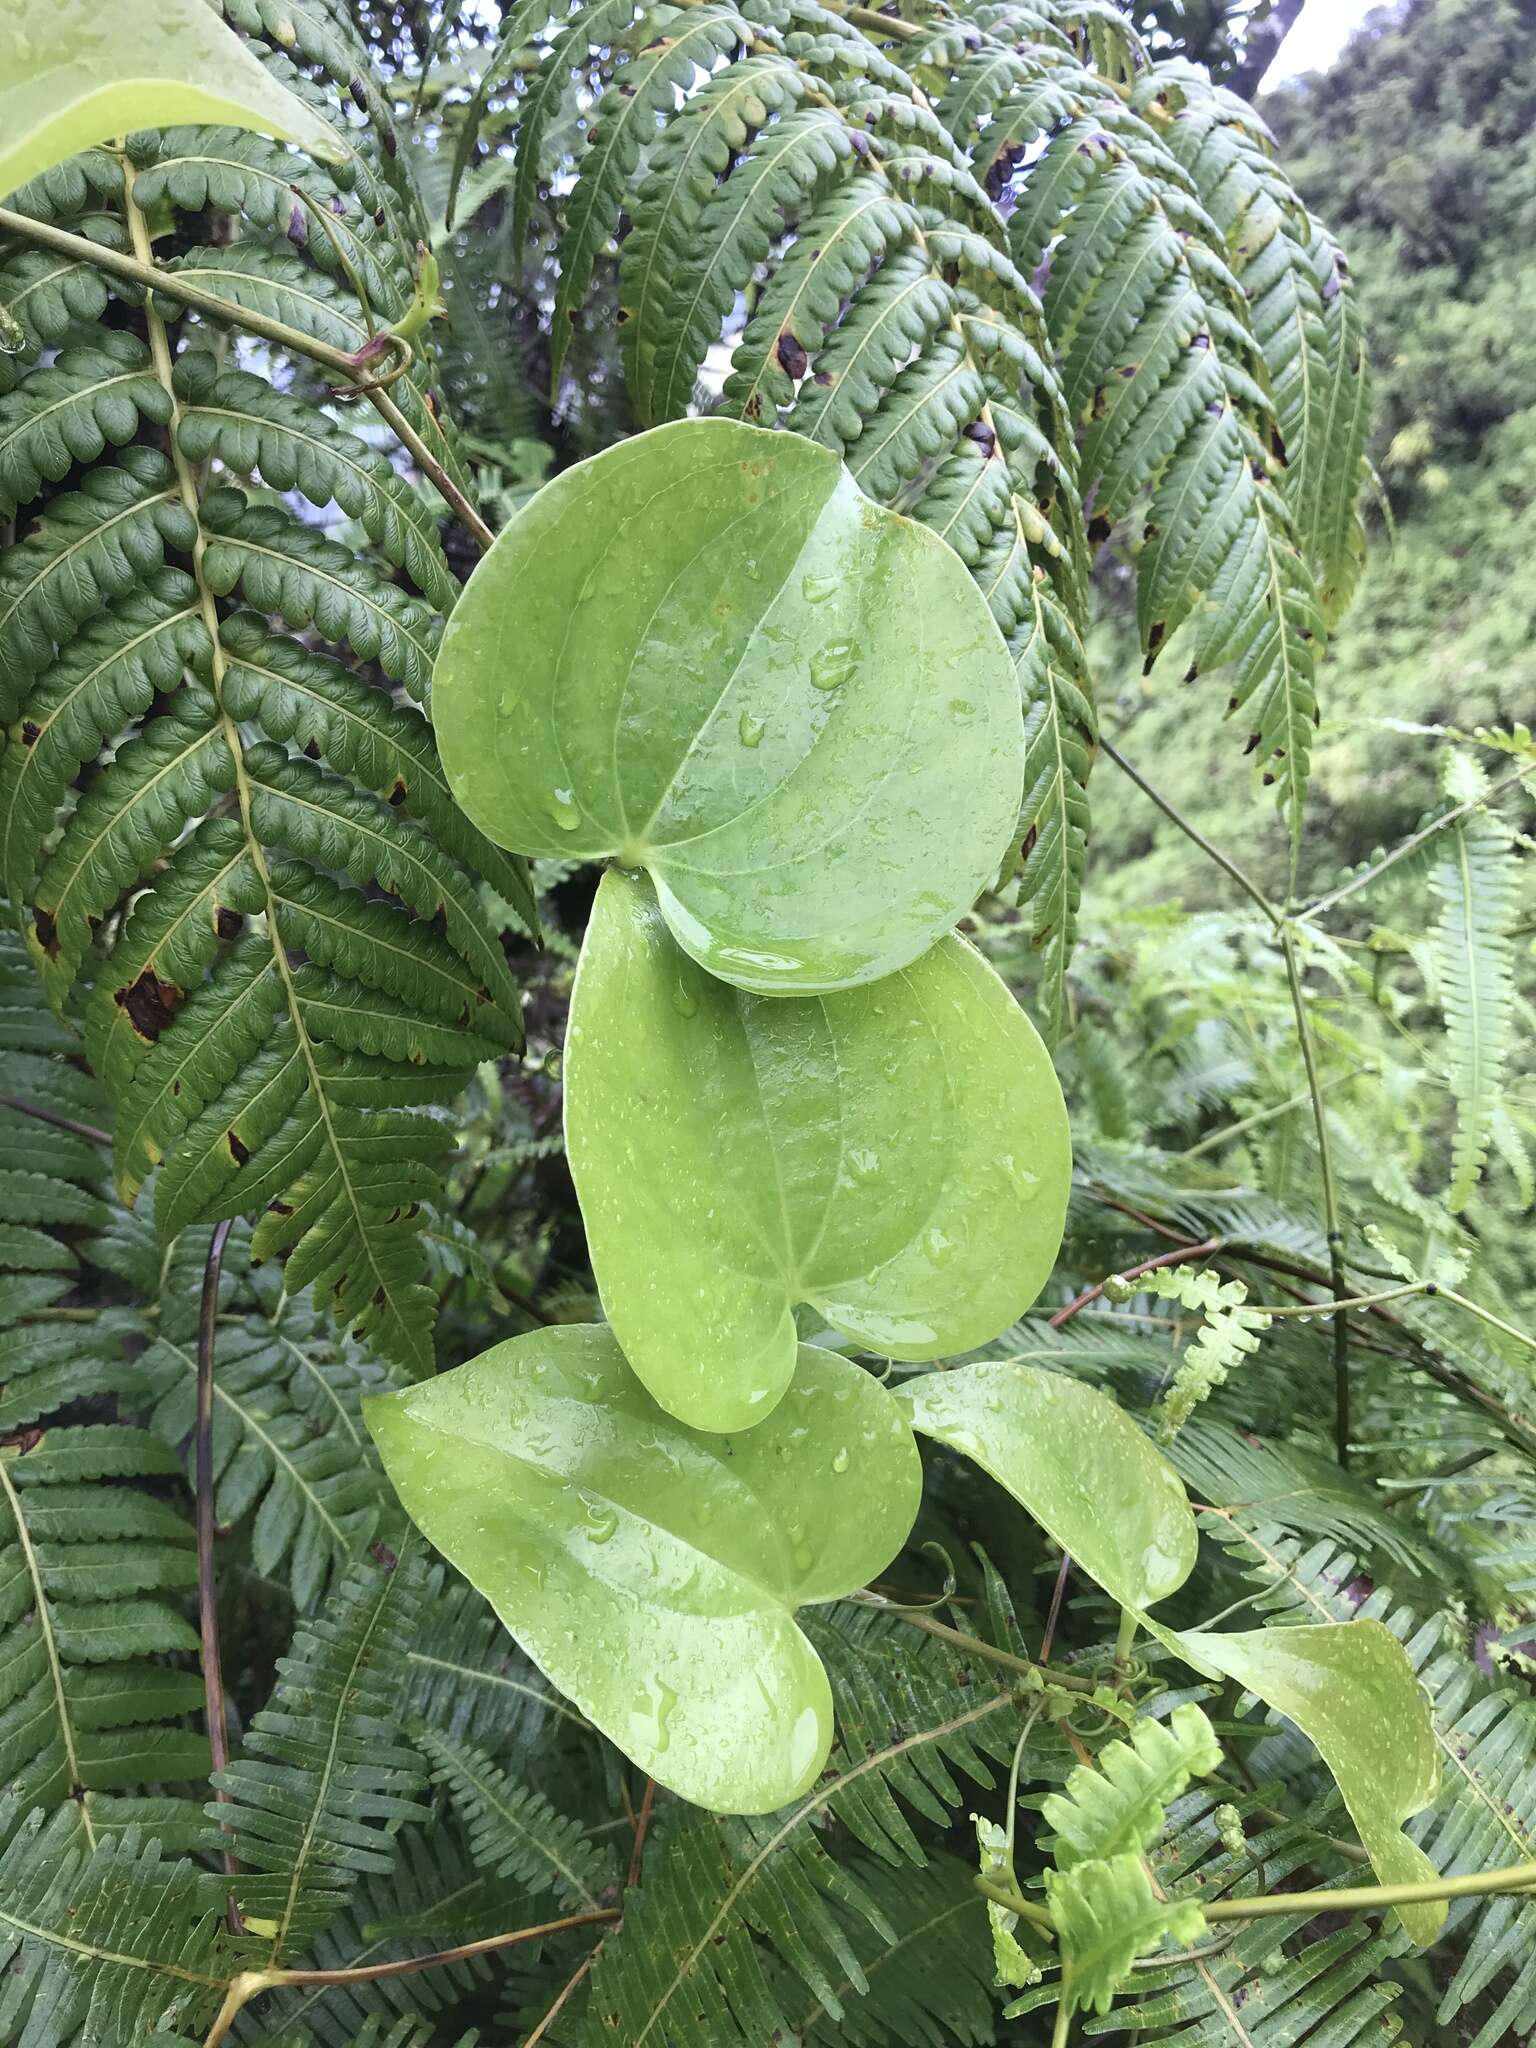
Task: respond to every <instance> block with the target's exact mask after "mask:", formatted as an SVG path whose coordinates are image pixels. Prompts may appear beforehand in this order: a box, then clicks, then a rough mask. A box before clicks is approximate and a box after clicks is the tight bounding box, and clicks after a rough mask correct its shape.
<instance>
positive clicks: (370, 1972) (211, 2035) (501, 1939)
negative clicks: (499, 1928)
mask: <svg viewBox="0 0 1536 2048" xmlns="http://www.w3.org/2000/svg"><path fill="white" fill-rule="evenodd" d="M619 1917H620V1915H619V1909H618V1907H617V1906H601V1907H599V1908H597V1909H596V1910H595V1911H594V1912H591V1913H570V1914H567V1916H566V1917H565V1918H564V1919H563V1920H546V1921H544V1922H542V1923H541V1924H540V1925H539V1926H537V1927H515V1928H513V1930H512V1931H511V1933H510V1934H490V1935H487V1936H486V1937H485V1939H484V1940H483V1941H466V1942H462V1943H461V1944H460V1945H459V1946H458V1947H457V1948H444V1949H436V1950H434V1951H433V1953H432V1954H431V1955H429V1956H402V1957H400V1958H399V1959H398V1960H397V1961H395V1962H391V1963H363V1964H360V1965H359V1966H358V1967H357V1968H355V1969H351V1970H243V1971H242V1972H241V1973H240V1975H239V1976H238V1977H236V1978H234V1979H233V1981H232V1982H231V1984H230V1987H229V1990H228V1992H227V1993H226V1995H225V1999H224V2003H223V2005H222V2006H221V2007H220V2008H219V2013H218V2017H217V2018H216V2019H215V2021H214V2023H213V2025H212V2027H211V2028H210V2029H209V2032H208V2036H207V2038H206V2040H205V2041H204V2043H203V2048H219V2044H220V2042H222V2041H223V2040H225V2039H226V2038H227V2036H228V2034H229V2030H230V2028H231V2027H232V2026H233V2025H234V2023H235V2021H236V2020H237V2019H238V2018H239V2017H240V2014H241V2013H242V2012H243V2011H244V2010H245V2008H246V2006H248V2005H249V2004H250V2002H251V2000H252V1999H253V1998H259V1997H260V1996H261V1994H262V1993H263V1992H264V1991H278V1990H282V1989H286V1988H287V1987H288V1986H291V1985H295V1984H312V1985H330V1984H372V1983H377V1982H378V1981H379V1980H380V1979H382V1978H385V1977H412V1976H415V1975H416V1973H417V1972H418V1971H420V1970H436V1969H441V1968H443V1967H444V1966H445V1965H447V1964H450V1963H462V1962H466V1961H467V1960H468V1959H469V1958H470V1957H471V1956H483V1955H489V1954H491V1953H492V1952H493V1951H494V1950H496V1949H500V1948H510V1947H511V1946H512V1945H513V1943H514V1942H520V1941H538V1940H539V1939H540V1938H541V1937H542V1936H544V1935H546V1934H564V1933H565V1932H566V1930H567V1929H568V1928H572V1927H589V1926H591V1925H593V1923H594V1922H598V1921H603V1922H607V1923H610V1924H611V1923H612V1922H613V1921H615V1920H617V1919H618V1918H619ZM599 1946H601V1944H599ZM593 1953H594V1955H595V1953H596V1951H595V1950H594V1952H593ZM591 1960H592V1958H591V1957H589V1958H588V1963H589V1965H590V1962H591ZM551 2017H553V2015H552V2014H548V2015H546V2024H547V2022H548V2019H549V2018H551Z"/></svg>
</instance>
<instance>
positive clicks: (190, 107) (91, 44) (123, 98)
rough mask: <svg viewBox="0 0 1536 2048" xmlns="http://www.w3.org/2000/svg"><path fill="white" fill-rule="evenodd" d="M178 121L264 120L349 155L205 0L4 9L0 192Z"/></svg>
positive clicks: (321, 151) (56, 1)
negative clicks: (138, 131) (139, 131)
mask: <svg viewBox="0 0 1536 2048" xmlns="http://www.w3.org/2000/svg"><path fill="white" fill-rule="evenodd" d="M179 121H213V122H223V123H227V124H230V125H232V126H234V127H236V128H255V129H257V130H258V131H259V132H260V133H261V134H263V135H273V136H276V137H277V139H278V140H279V141H280V142H297V143H299V144H300V145H301V146H302V147H303V148H305V149H307V150H309V151H310V152H311V154H312V155H315V156H319V157H323V158H327V159H329V160H330V161H332V162H337V161H339V160H341V159H342V158H344V157H345V156H346V155H347V150H346V148H345V147H344V145H343V144H342V142H341V140H340V138H339V137H338V136H337V134H336V132H335V131H334V129H331V128H329V127H327V126H326V124H325V122H324V121H322V120H320V119H319V118H318V117H317V116H316V115H314V114H312V113H311V112H310V110H309V109H308V107H306V106H305V105H304V103H303V101H302V100H300V99H297V98H296V97H295V96H294V94H292V93H291V92H289V90H288V88H287V87H286V86H284V85H281V84H279V82H278V80H277V79H276V78H274V77H273V76H272V74H271V73H270V72H268V71H265V70H263V68H262V66H261V65H260V64H259V63H258V62H257V60H256V58H255V57H254V56H253V55H252V53H251V52H250V51H249V50H248V49H247V48H246V46H245V44H244V43H243V42H242V41H241V40H240V38H239V36H237V35H236V34H235V33H234V31H233V30H232V29H231V28H229V27H227V26H226V25H225V23H223V22H222V21H220V20H219V17H218V15H217V13H215V12H214V11H213V10H211V9H210V8H209V7H208V5H207V4H206V0H154V5H153V6H144V5H140V4H137V0H48V4H47V5H46V6H41V7H30V6H26V5H24V4H22V0H17V4H16V5H14V6H10V7H6V8H4V9H0V137H3V138H4V140H3V142H0V199H3V198H5V197H6V196H7V195H9V194H10V193H12V192H14V191H15V190H16V189H17V188H18V187H19V186H21V185H24V184H25V183H26V181H27V180H28V179H29V178H35V177H36V176H37V175H38V173H39V172H40V171H46V170H47V169H49V168H50V166H51V165H53V164H57V163H62V162H63V161H64V159H65V158H66V157H70V156H74V155H76V154H77V153H78V152H79V151H80V150H82V149H89V148H90V147H91V146H92V145H93V144H95V143H98V142H107V141H110V140H111V138H112V137H113V136H114V135H126V134H128V133H129V131H130V130H132V129H135V128H168V127H171V126H172V125H173V124H174V123H176V122H179Z"/></svg>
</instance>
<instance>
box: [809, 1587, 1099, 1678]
mask: <svg viewBox="0 0 1536 2048" xmlns="http://www.w3.org/2000/svg"><path fill="white" fill-rule="evenodd" d="M849 1597H850V1598H851V1599H855V1600H858V1601H859V1604H860V1605H861V1606H864V1607H875V1608H878V1609H879V1610H880V1612H881V1613H882V1614H889V1615H891V1616H892V1617H893V1618H894V1619H895V1620H897V1621H904V1622H905V1623H906V1624H907V1626H908V1628H920V1629H921V1630H922V1631H923V1633H924V1635H929V1636H937V1637H938V1638H939V1640H940V1641H941V1642H945V1643H951V1644H953V1645H954V1647H955V1648H956V1649H957V1650H964V1651H965V1652H966V1654H967V1655H968V1656H971V1657H980V1658H982V1659H983V1660H984V1662H986V1663H988V1664H999V1665H1001V1666H1002V1668H1003V1669H1004V1670H1005V1671H1017V1672H1019V1673H1021V1674H1022V1675H1023V1676H1024V1677H1026V1678H1038V1679H1042V1680H1043V1681H1044V1682H1045V1684H1047V1685H1054V1686H1056V1687H1057V1688H1058V1689H1059V1690H1060V1691H1062V1692H1089V1693H1091V1692H1093V1691H1094V1690H1095V1689H1096V1688H1095V1686H1094V1683H1093V1681H1092V1679H1089V1678H1079V1677H1077V1675H1076V1674H1075V1673H1074V1672H1071V1671H1053V1670H1052V1669H1051V1667H1050V1666H1049V1665H1048V1664H1031V1662H1030V1661H1029V1659H1028V1658H1027V1657H1015V1656H1014V1654H1013V1652H1012V1651H1011V1650H999V1649H997V1648H996V1647H995V1646H994V1645H993V1644H991V1643H987V1642H983V1641H982V1639H981V1637H980V1636H968V1635H967V1634H966V1633H965V1631H964V1630H963V1629H958V1628H951V1627H950V1626H949V1623H948V1622H946V1621H935V1620H934V1619H933V1616H932V1615H931V1614H915V1613H913V1611H912V1610H911V1609H910V1608H905V1607H893V1606H891V1604H890V1603H889V1602H888V1601H885V1600H882V1599H881V1598H880V1597H879V1595H878V1594H865V1595H863V1597H862V1598H860V1596H859V1595H857V1594H851V1595H850V1596H849Z"/></svg>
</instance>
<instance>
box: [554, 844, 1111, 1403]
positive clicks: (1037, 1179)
mask: <svg viewBox="0 0 1536 2048" xmlns="http://www.w3.org/2000/svg"><path fill="white" fill-rule="evenodd" d="M565 1075H566V1095H565V1126H566V1142H567V1149H568V1152H569V1155H570V1163H571V1172H572V1174H573V1175H574V1177H575V1181H576V1192H577V1194H578V1195H579V1196H580V1198H581V1211H582V1216H583V1219H584V1220H585V1223H586V1227H587V1241H588V1246H589V1249H590V1251H591V1256H592V1267H593V1271H594V1273H595V1274H596V1276H597V1284H598V1289H599V1291H600V1293H601V1295H602V1300H603V1307H604V1310H605V1312H606V1314H607V1316H608V1320H609V1321H610V1322H611V1323H612V1325H613V1327H614V1329H615V1331H616V1332H617V1334H618V1338H619V1341H620V1343H621V1344H622V1345H623V1347H624V1352H625V1356H626V1357H627V1358H628V1359H629V1362H630V1364H631V1365H632V1366H633V1367H634V1369H635V1371H636V1372H637V1373H638V1374H639V1375H640V1377H641V1379H643V1380H644V1381H645V1384H646V1385H647V1386H648V1387H649V1388H650V1390H651V1392H652V1393H653V1394H654V1395H655V1397H656V1399H657V1400H658V1401H660V1402H661V1404H662V1406H663V1407H664V1408H667V1409H670V1410H671V1412H672V1413H673V1414H674V1415H680V1416H682V1417H683V1419H684V1420H685V1421H687V1422H690V1423H692V1424H694V1425H695V1426H696V1427H697V1428H700V1429H741V1428H745V1427H747V1426H748V1425H750V1424H751V1423H753V1422H754V1421H757V1420H758V1419H759V1418H760V1417H762V1416H765V1415H767V1414H768V1412H769V1410H770V1409H771V1408H772V1406H773V1403H774V1402H775V1401H776V1400H777V1399H778V1398H779V1396H780V1394H781V1393H782V1392H783V1390H784V1388H785V1387H786V1386H787V1385H788V1384H789V1379H790V1375H791V1373H792V1372H793V1370H794V1362H795V1324H794V1316H793V1313H792V1311H793V1308H794V1305H795V1304H796V1303H797V1302H809V1303H811V1304H812V1305H813V1306H814V1307H815V1308H816V1309H817V1310H818V1312H819V1313H820V1314H821V1315H823V1316H824V1317H825V1318H826V1320H827V1321H828V1322H829V1323H831V1324H832V1325H833V1326H834V1327H835V1328H836V1329H839V1330H843V1331H846V1332H847V1333H848V1334H849V1335H850V1336H852V1337H856V1338H858V1339H859V1340H860V1341H861V1342H862V1343H864V1344H866V1345H867V1346H868V1347H869V1348H870V1349H871V1350H875V1351H880V1352H884V1353H886V1354H887V1355H889V1356H891V1357H894V1358H936V1357H942V1356H946V1355H949V1354H952V1353H954V1352H957V1351H968V1350H972V1349H974V1348H975V1346H976V1345H978V1344H983V1343H986V1342H988V1341H989V1340H990V1339H991V1338H993V1337H995V1336H996V1335H997V1333H998V1332H999V1331H1000V1330H1002V1329H1005V1328H1006V1327H1007V1325H1008V1324H1009V1323H1011V1322H1012V1321H1013V1320H1014V1319H1015V1318H1016V1317H1017V1316H1018V1315H1019V1314H1020V1313H1021V1312H1022V1311H1023V1310H1024V1309H1025V1308H1026V1307H1027V1306H1028V1305H1029V1303H1030V1302H1031V1301H1032V1300H1033V1299H1034V1297H1035V1296H1036V1294H1037V1293H1038V1292H1039V1290H1040V1288H1041V1287H1042V1286H1043V1285H1044V1283H1045V1279H1046V1276H1047V1275H1048V1274H1049V1272H1050V1269H1051V1263H1052V1261H1053V1259H1054V1258H1055V1256H1056V1248H1057V1246H1058V1244H1059V1243H1060V1241H1061V1231H1062V1223H1063V1220H1064V1217H1065V1213H1066V1199H1067V1190H1068V1184H1069V1181H1070V1177H1071V1154H1070V1145H1069V1140H1068V1134H1067V1119H1066V1111H1065V1109H1064V1107H1063V1105H1062V1099H1061V1090H1060V1088H1059V1087H1058V1086H1057V1082H1056V1076H1055V1073H1054V1071H1053V1070H1052V1067H1051V1063H1050V1058H1049V1056H1048V1055H1047V1053H1046V1051H1045V1048H1044V1047H1043V1046H1042V1045H1041V1043H1040V1040H1039V1038H1038V1036H1037V1035H1036V1033H1035V1030H1034V1028H1033V1026H1032V1025H1031V1024H1030V1022H1029V1020H1028V1018H1027V1017H1025V1015H1024V1013H1023V1012H1022V1011H1021V1010H1020V1009H1019V1007H1018V1005H1017V1004H1016V1003H1015V1002H1014V1000H1013V998H1012V997H1011V996H1010V995H1009V993H1008V991H1007V989H1006V988H1005V987H1004V986H1003V984H1002V982H1001V981H999V980H998V978H997V976H996V975H995V974H994V973H993V972H992V969H991V968H990V967H988V966H987V964H986V962H985V961H984V960H982V958H981V957H980V955H979V954H978V953H976V952H975V951H974V950H973V949H972V948H971V947H970V946H968V945H966V944H965V943H964V942H963V941H962V940H960V939H957V938H949V939H945V940H943V941H942V942H941V943H940V944H939V945H938V946H935V947H934V948H933V949H932V950H931V951H930V952H928V953H925V954H924V955H923V957H922V958H921V959H920V960H918V961H916V962H914V963H913V965H912V966H910V967H908V968H905V969H903V970H902V971H901V972H900V973H898V974H893V975H891V976H889V977H888V978H887V979H886V980H884V981H881V982H879V983H877V984H876V985H875V986H874V987H872V988H860V989H848V990H844V991H843V992H841V993H839V994H836V995H827V996H809V997H802V998H799V999H795V1000H788V1001H786V1000H784V999H781V998H780V999H770V998H767V997H763V996H753V995H746V994H743V993H742V992H741V991H739V990H737V989H734V988H731V987H729V986H727V985H726V984H725V983H723V982H720V981H717V980H715V979H714V978H713V976H711V975H709V974H707V973H705V972H704V970H703V969H702V968H700V967H699V966H698V965H697V964H696V963H695V962H694V961H693V960H691V959H690V958H689V957H688V956H687V954H685V953H684V952H682V950H681V949H680V948H679V947H678V946H676V945H674V944H673V942H672V940H671V938H670V937H669V935H668V932H667V929H666V926H665V924H664V923H663V921H662V919H661V917H660V915H659V914H658V911H657V907H656V901H655V898H654V896H653V894H652V892H651V889H650V886H649V884H648V883H646V882H644V881H643V880H635V879H632V878H630V877H628V876H626V875H623V874H620V873H618V872H617V871H613V870H610V872H609V873H608V874H606V875H605V876H604V877H603V881H602V886H601V887H600V889H599V890H598V895H597V902H596V904H595V905H594V907H593V912H592V917H591V921H590V923H589V924H588V927H587V935H586V940H585V943H584V945H583V948H582V956H581V966H580V968H579V970H578V972H577V976H576V988H575V992H574V995H573V997H572V1001H571V1018H570V1028H569V1031H568V1034H567V1039H566V1066H565Z"/></svg>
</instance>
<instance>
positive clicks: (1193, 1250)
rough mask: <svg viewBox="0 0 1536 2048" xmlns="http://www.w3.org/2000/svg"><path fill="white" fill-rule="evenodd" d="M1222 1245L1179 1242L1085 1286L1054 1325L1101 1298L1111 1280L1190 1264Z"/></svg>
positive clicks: (1217, 1240)
mask: <svg viewBox="0 0 1536 2048" xmlns="http://www.w3.org/2000/svg"><path fill="white" fill-rule="evenodd" d="M1221 1247H1222V1239H1221V1238H1219V1237H1208V1238H1206V1239H1205V1240H1204V1241H1203V1243H1200V1244H1188V1245H1176V1246H1175V1247H1174V1249H1173V1250H1172V1251H1170V1252H1159V1253H1158V1254H1157V1256H1156V1258H1152V1259H1142V1260H1141V1261H1140V1262H1139V1263H1138V1264H1137V1265H1134V1266H1127V1267H1126V1268H1125V1270H1124V1271H1123V1272H1121V1273H1111V1274H1110V1275H1109V1279H1106V1280H1100V1281H1098V1282H1096V1283H1095V1285H1094V1286H1092V1287H1087V1288H1085V1289H1084V1290H1083V1292H1082V1293H1081V1294H1080V1295H1078V1297H1077V1298H1076V1300H1075V1301H1069V1302H1068V1303H1067V1305H1066V1307H1065V1308H1059V1309H1057V1311H1056V1313H1055V1315H1053V1316H1052V1317H1051V1319H1050V1322H1051V1328H1052V1329H1053V1330H1060V1329H1062V1328H1063V1327H1064V1326H1065V1325H1066V1324H1067V1323H1070V1322H1071V1320H1072V1318H1073V1317H1074V1316H1075V1315H1076V1314H1077V1313H1078V1311H1079V1310H1080V1309H1085V1308H1087V1306H1088V1304H1089V1303H1090V1302H1093V1301H1097V1300H1098V1298H1099V1296H1100V1295H1101V1294H1102V1293H1103V1292H1104V1289H1105V1288H1106V1287H1107V1286H1108V1285H1109V1281H1110V1280H1136V1279H1139V1278H1140V1277H1141V1275H1142V1274H1143V1273H1153V1272H1156V1270H1157V1269H1158V1267H1159V1266H1183V1265H1187V1264H1188V1263H1189V1262H1190V1261H1191V1260H1193V1259H1204V1258H1209V1256H1210V1255H1211V1253H1212V1252H1219V1251H1220V1250H1221Z"/></svg>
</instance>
